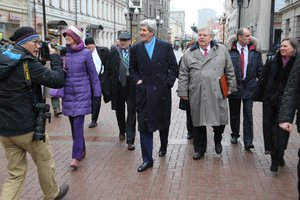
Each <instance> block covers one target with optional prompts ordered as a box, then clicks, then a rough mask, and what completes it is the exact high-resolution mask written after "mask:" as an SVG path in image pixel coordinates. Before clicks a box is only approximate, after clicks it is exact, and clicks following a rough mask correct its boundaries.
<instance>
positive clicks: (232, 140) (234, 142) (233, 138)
mask: <svg viewBox="0 0 300 200" xmlns="http://www.w3.org/2000/svg"><path fill="white" fill-rule="evenodd" d="M230 142H231V144H237V143H238V140H237V138H236V137H232V138H231V140H230Z"/></svg>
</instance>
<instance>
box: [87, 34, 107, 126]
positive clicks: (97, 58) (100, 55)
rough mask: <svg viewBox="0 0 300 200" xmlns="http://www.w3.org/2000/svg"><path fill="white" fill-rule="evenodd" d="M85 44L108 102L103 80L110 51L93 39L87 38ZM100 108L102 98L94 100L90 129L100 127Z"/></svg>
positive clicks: (105, 99)
mask: <svg viewBox="0 0 300 200" xmlns="http://www.w3.org/2000/svg"><path fill="white" fill-rule="evenodd" d="M84 42H85V45H86V48H87V49H89V50H90V51H91V52H92V55H93V61H94V63H95V67H96V71H97V73H98V77H99V80H100V84H101V88H102V91H103V92H102V93H103V96H104V101H105V102H108V101H109V100H107V97H106V92H105V89H104V87H103V85H104V82H105V81H104V80H103V78H104V76H103V75H104V72H105V68H106V62H107V57H108V54H109V49H108V48H106V47H99V46H96V45H95V41H94V39H93V38H91V37H87V38H85V41H84ZM100 108H101V98H100V99H95V98H94V99H92V121H91V123H90V125H89V128H94V127H96V126H97V125H98V123H97V120H98V116H99V112H100Z"/></svg>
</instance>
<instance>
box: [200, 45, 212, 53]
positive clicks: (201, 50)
mask: <svg viewBox="0 0 300 200" xmlns="http://www.w3.org/2000/svg"><path fill="white" fill-rule="evenodd" d="M206 49H207V54H209V51H210V45H208V46H207V47H206ZM199 50H200V52H201V53H202V54H203V55H204V49H202V48H201V47H200V48H199Z"/></svg>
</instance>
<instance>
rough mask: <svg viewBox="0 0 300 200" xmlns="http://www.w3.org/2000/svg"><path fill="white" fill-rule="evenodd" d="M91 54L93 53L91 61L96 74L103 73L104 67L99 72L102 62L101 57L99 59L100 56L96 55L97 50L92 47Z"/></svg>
mask: <svg viewBox="0 0 300 200" xmlns="http://www.w3.org/2000/svg"><path fill="white" fill-rule="evenodd" d="M92 55H93V61H94V63H95V67H96V71H97V74H100V73H103V70H104V69H102V71H101V72H100V70H101V66H102V62H101V59H100V57H99V55H98V52H97V49H96V48H95V49H94V51H93V53H92Z"/></svg>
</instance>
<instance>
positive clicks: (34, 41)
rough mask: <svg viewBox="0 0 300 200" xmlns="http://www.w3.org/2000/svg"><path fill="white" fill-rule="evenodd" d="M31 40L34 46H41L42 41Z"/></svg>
mask: <svg viewBox="0 0 300 200" xmlns="http://www.w3.org/2000/svg"><path fill="white" fill-rule="evenodd" d="M32 42H33V43H34V44H35V45H36V46H42V44H43V43H42V41H40V40H32Z"/></svg>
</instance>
